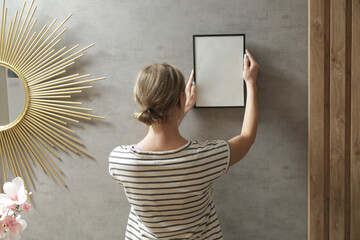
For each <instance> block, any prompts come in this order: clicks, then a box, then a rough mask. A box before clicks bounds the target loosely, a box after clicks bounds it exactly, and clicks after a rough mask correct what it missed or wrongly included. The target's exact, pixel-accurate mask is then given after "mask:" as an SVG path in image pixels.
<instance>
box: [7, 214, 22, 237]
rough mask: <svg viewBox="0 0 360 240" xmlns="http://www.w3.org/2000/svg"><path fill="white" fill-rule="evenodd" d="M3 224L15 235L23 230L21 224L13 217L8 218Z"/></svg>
mask: <svg viewBox="0 0 360 240" xmlns="http://www.w3.org/2000/svg"><path fill="white" fill-rule="evenodd" d="M3 223H4V225H6V227H7V228H8V229H9V230H10V231H11V232H13V233H17V232H19V231H21V230H22V226H21V224H20V223H19V222H18V221H17V219H16V218H14V217H13V216H6V217H5V219H4V220H3Z"/></svg>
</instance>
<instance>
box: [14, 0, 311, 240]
mask: <svg viewBox="0 0 360 240" xmlns="http://www.w3.org/2000/svg"><path fill="white" fill-rule="evenodd" d="M35 3H36V4H37V6H38V10H37V13H36V17H37V18H38V23H37V28H36V29H37V31H39V30H40V29H41V27H42V26H43V25H45V24H47V25H48V24H50V23H51V21H52V20H53V18H58V19H59V20H62V19H65V17H66V16H67V15H68V14H69V13H73V14H74V16H73V17H72V18H71V19H70V21H69V22H68V23H67V24H66V25H65V27H67V28H68V31H67V32H66V33H65V35H64V36H63V37H62V44H61V46H64V45H67V46H69V47H71V46H73V45H75V44H77V43H79V44H80V46H83V47H84V46H86V45H87V44H91V43H93V42H95V43H96V45H95V47H93V48H91V49H89V50H88V51H87V52H85V57H84V58H83V59H80V60H79V61H78V62H77V63H76V64H75V66H74V67H73V68H72V69H71V71H70V72H74V73H75V72H79V73H84V74H85V73H91V74H92V76H94V77H101V76H105V77H107V80H106V81H102V82H97V83H94V88H93V89H91V90H89V91H87V93H86V94H83V95H81V96H79V99H81V100H82V101H83V102H84V106H86V107H90V108H93V109H94V113H95V114H98V115H103V116H106V117H107V119H106V120H105V121H103V120H95V121H92V122H88V121H84V122H82V124H80V125H79V124H71V128H72V129H74V130H77V134H76V136H77V137H78V138H79V139H80V140H81V141H83V142H84V143H85V145H86V147H87V149H88V150H89V151H90V152H91V153H92V154H93V155H94V158H88V157H85V156H83V155H76V154H72V153H70V152H62V153H60V154H61V157H62V161H61V162H59V166H60V167H61V168H62V169H63V171H64V173H65V176H64V180H65V181H66V183H67V184H68V185H69V188H68V189H66V188H64V187H62V185H61V184H59V183H57V182H55V181H53V180H52V179H49V178H48V177H47V176H46V175H45V174H43V173H42V172H41V170H40V169H39V168H36V169H34V170H35V172H36V174H37V179H36V181H35V182H36V185H37V190H36V191H35V192H34V197H33V199H34V202H35V203H34V207H35V208H34V209H33V210H32V211H31V212H30V213H29V214H24V216H23V218H24V219H26V220H28V229H27V230H26V231H25V232H24V233H23V238H24V239H26V240H35V239H47V240H51V239H67V240H79V239H123V238H124V232H125V226H126V221H127V216H128V213H129V205H128V203H127V200H126V198H125V195H124V192H123V189H122V187H121V186H120V185H118V184H116V183H115V181H113V180H112V178H111V177H110V176H109V175H108V154H109V152H110V151H111V150H112V149H113V148H114V147H116V146H117V145H120V144H131V143H136V142H137V141H139V140H140V139H141V138H142V137H143V136H144V134H145V133H146V128H145V127H144V126H142V125H141V124H140V123H136V122H135V121H134V120H133V119H132V114H133V112H134V111H135V110H136V109H137V106H136V105H135V103H134V101H133V97H132V91H133V85H134V81H135V78H136V75H137V73H138V71H139V70H140V68H141V67H142V66H144V65H147V64H150V63H153V62H159V61H167V62H170V63H172V64H175V65H177V66H178V67H179V68H180V69H181V70H182V71H183V72H184V74H185V75H186V76H188V75H189V74H190V72H191V69H192V61H193V59H192V56H193V55H192V35H193V34H206V33H245V34H246V43H247V48H248V49H249V50H250V51H251V52H252V53H253V55H254V56H255V57H256V59H257V61H258V62H259V64H260V66H261V70H260V71H261V72H260V74H259V78H258V96H259V113H260V122H259V129H258V136H257V140H256V142H255V145H254V146H253V148H252V149H251V150H250V152H249V153H248V155H247V156H246V157H245V158H244V159H243V160H242V161H240V162H239V163H238V164H237V165H235V166H233V167H232V168H231V169H230V171H229V173H228V174H227V175H225V176H223V177H222V178H221V179H219V181H218V182H217V183H216V184H215V186H214V195H215V202H216V204H217V211H218V216H219V219H220V223H221V227H222V229H223V235H224V239H227V240H231V239H246V240H253V239H254V240H260V239H261V240H265V239H274V240H275V239H276V240H279V239H284V240H288V239H292V240H303V239H306V236H307V1H297V0H226V1H225V0H223V1H219V0H197V1H193V0H102V1H95V0H76V1H72V0H62V1H58V0H46V1H45V0H37V1H36V2H35ZM21 4H22V1H19V0H16V1H13V0H11V1H10V0H9V1H8V2H7V5H8V7H9V8H10V9H9V12H10V13H11V12H13V10H14V9H15V8H20V6H21ZM59 22H60V21H59ZM219 84H221V82H219ZM243 115H244V109H195V110H192V111H191V112H190V113H189V114H188V116H187V117H186V119H185V120H184V122H183V124H182V126H181V132H182V134H183V135H184V136H185V137H186V138H189V139H196V140H206V139H226V140H228V139H230V138H231V137H233V136H234V135H236V134H238V133H239V132H240V130H241V126H242V119H243Z"/></svg>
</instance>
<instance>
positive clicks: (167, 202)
mask: <svg viewBox="0 0 360 240" xmlns="http://www.w3.org/2000/svg"><path fill="white" fill-rule="evenodd" d="M229 163H230V147H229V144H228V143H227V142H226V141H224V140H213V141H206V142H204V143H198V142H196V141H189V142H188V144H186V145H185V146H183V147H181V148H178V149H176V150H171V151H164V152H146V151H137V150H135V149H134V148H133V146H131V145H126V146H119V147H116V148H115V149H114V150H113V151H112V152H111V154H110V157H109V172H110V175H111V176H112V177H113V178H114V179H115V180H116V181H117V182H118V183H120V184H122V185H124V189H125V193H126V196H127V198H128V200H129V202H130V204H131V211H130V215H129V220H128V225H127V228H126V236H125V238H126V239H141V240H143V239H207V240H212V239H222V234H221V229H220V226H219V222H218V220H217V215H216V209H215V205H214V202H213V198H212V193H211V191H212V183H213V182H214V180H215V179H217V178H218V177H220V176H221V175H222V174H224V173H226V172H227V170H228V168H229Z"/></svg>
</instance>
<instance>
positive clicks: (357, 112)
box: [350, 0, 360, 240]
mask: <svg viewBox="0 0 360 240" xmlns="http://www.w3.org/2000/svg"><path fill="white" fill-rule="evenodd" d="M359 24H360V0H353V1H352V51H351V66H352V68H351V150H350V151H351V166H350V167H351V179H350V180H351V183H350V184H351V191H350V192H351V199H350V200H351V205H350V207H351V210H350V212H351V215H350V236H351V237H350V239H351V240H356V239H360V227H359V226H360V126H359V125H360V67H359V66H360V28H359Z"/></svg>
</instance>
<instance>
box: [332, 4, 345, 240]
mask: <svg viewBox="0 0 360 240" xmlns="http://www.w3.org/2000/svg"><path fill="white" fill-rule="evenodd" d="M345 46H346V1H343V0H331V1H330V202H329V204H330V205H329V210H330V214H329V231H330V232H329V239H330V240H343V239H345V97H346V96H345V59H346V58H345Z"/></svg>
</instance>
